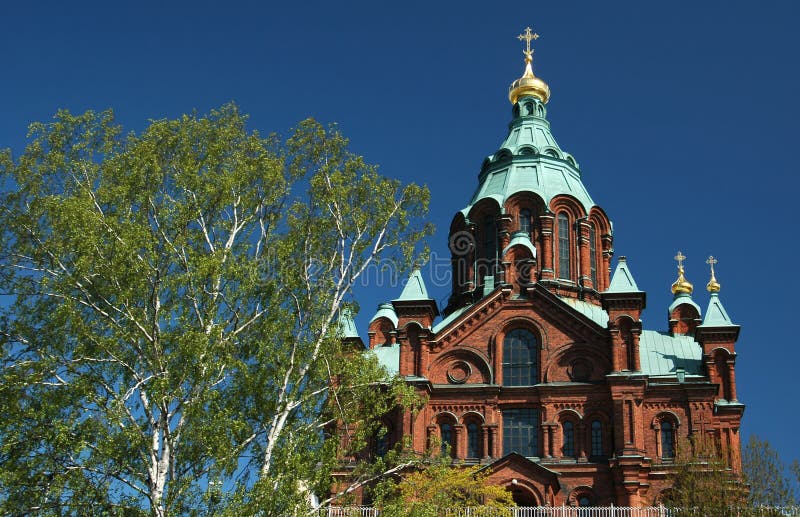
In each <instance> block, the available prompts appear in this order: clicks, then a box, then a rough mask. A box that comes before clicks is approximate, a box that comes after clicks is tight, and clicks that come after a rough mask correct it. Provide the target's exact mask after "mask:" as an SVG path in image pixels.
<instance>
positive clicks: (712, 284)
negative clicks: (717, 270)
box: [706, 255, 722, 293]
mask: <svg viewBox="0 0 800 517" xmlns="http://www.w3.org/2000/svg"><path fill="white" fill-rule="evenodd" d="M716 263H717V259H715V258H714V256H713V255H712V256H710V257H708V260H706V264H708V265H710V266H711V280H709V281H708V284H706V289H707V290H708V292H709V293H718V292H719V290H720V288H721V287H722V286H721V285H720V284H719V282H717V277H716V276H715V275H714V264H716Z"/></svg>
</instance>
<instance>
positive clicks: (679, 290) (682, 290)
mask: <svg viewBox="0 0 800 517" xmlns="http://www.w3.org/2000/svg"><path fill="white" fill-rule="evenodd" d="M675 260H676V261H678V279H677V280H675V282H673V283H672V294H674V295H675V297H676V298H677V297H678V296H680V295H681V294H689V295H691V294H692V291H693V290H694V286H693V285H692V284H691V283H689V281H688V280H686V277H685V276H683V261H684V260H686V257H685V256H684V255H683V253H681V252H680V251H679V252H678V254H677V255H675Z"/></svg>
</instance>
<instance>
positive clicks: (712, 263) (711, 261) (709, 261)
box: [706, 255, 719, 276]
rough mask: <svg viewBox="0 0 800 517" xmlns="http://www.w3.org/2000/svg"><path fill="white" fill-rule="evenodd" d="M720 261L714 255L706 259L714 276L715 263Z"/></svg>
mask: <svg viewBox="0 0 800 517" xmlns="http://www.w3.org/2000/svg"><path fill="white" fill-rule="evenodd" d="M717 262H719V261H718V260H717V259H715V258H714V255H709V256H708V260H706V264H708V265H709V266H711V276H714V264H716V263H717Z"/></svg>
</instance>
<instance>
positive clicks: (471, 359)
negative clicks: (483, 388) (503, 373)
mask: <svg viewBox="0 0 800 517" xmlns="http://www.w3.org/2000/svg"><path fill="white" fill-rule="evenodd" d="M459 360H460V361H463V362H465V363H467V364H468V365H469V366H470V367H473V371H472V372H470V374H469V376H468V377H467V378H466V379H465V381H464V384H476V383H477V384H492V383H493V382H494V375H493V369H492V367H491V362H490V360H489V358H488V357H486V355H484V354H483V353H482V352H480V351H479V350H476V349H474V348H471V347H458V348H456V349H453V350H450V351H448V352H446V353H444V354H442V355H441V357H438V358H437V359H436V360H435V361H433V362H432V363H431V364H430V366H428V378H429V379H430V380H431V382H433V383H434V384H448V383H451V381H450V380H449V379H448V377H447V373H448V371H447V367H448V365H451V364H453V363H456V362H458V361H459ZM475 370H477V371H475ZM476 373H477V374H478V377H479V378H477V379H476V378H475V377H476V376H475V375H474V374H476Z"/></svg>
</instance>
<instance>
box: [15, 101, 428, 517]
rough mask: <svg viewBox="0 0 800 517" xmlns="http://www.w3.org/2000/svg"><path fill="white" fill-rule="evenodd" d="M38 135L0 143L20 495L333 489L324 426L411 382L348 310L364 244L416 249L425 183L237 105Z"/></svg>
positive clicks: (128, 504) (111, 497) (215, 494)
mask: <svg viewBox="0 0 800 517" xmlns="http://www.w3.org/2000/svg"><path fill="white" fill-rule="evenodd" d="M29 136H30V137H31V142H30V144H29V145H28V147H27V148H26V150H25V152H24V153H23V154H22V155H21V156H19V157H17V158H15V159H14V158H12V156H11V153H10V151H4V152H2V153H0V178H2V179H0V184H2V185H3V186H4V187H5V188H4V190H3V191H2V192H1V193H0V198H2V199H0V290H1V291H2V292H3V293H4V294H8V295H10V304H8V305H7V306H4V307H3V308H2V313H0V344H2V354H3V356H2V358H3V371H2V374H0V375H1V376H2V378H0V391H1V392H0V400H2V402H0V404H2V407H1V408H2V409H3V410H4V414H6V415H8V418H7V419H5V420H4V422H3V423H2V424H1V425H0V438H2V443H0V458H2V461H3V467H4V468H3V469H2V472H0V494H2V495H0V509H2V511H3V513H14V512H27V511H32V510H31V508H34V507H37V508H40V510H37V511H39V512H40V513H44V514H51V513H52V514H54V515H55V514H59V515H60V514H76V513H80V511H81V510H80V508H82V506H81V505H85V504H92V505H93V506H94V507H97V508H108V509H109V510H108V511H109V512H117V511H121V510H120V509H130V508H135V509H138V510H141V511H146V512H149V513H151V514H153V515H165V514H167V513H170V512H174V513H191V512H193V511H195V510H198V509H202V508H204V507H205V506H206V505H208V508H211V507H213V508H215V509H216V510H219V511H221V510H222V509H223V508H225V507H230V508H239V509H248V508H249V509H250V510H256V509H257V510H258V511H260V512H263V513H267V514H269V513H287V512H288V513H292V512H294V511H295V510H296V509H299V508H302V507H304V505H305V504H306V502H307V497H306V496H307V495H308V493H309V492H310V491H324V490H326V488H327V484H328V483H329V479H330V478H329V476H328V473H329V469H330V467H331V466H332V465H333V464H334V461H335V459H336V457H337V455H338V454H340V451H339V446H340V444H339V443H338V442H337V441H335V440H333V441H332V440H328V439H327V438H326V436H327V435H326V432H325V430H326V429H327V428H328V427H329V426H330V425H332V423H335V422H337V421H338V422H346V423H347V425H351V426H353V428H359V426H360V425H361V429H363V430H364V432H366V430H367V429H370V428H371V427H370V424H369V422H368V420H370V419H372V418H374V417H376V415H379V414H381V413H380V412H381V411H386V410H388V409H389V408H391V407H393V404H394V403H395V400H396V399H395V398H394V397H395V396H396V393H394V392H393V391H392V390H389V389H386V390H378V391H379V392H380V395H376V390H375V386H376V383H377V382H379V381H381V382H382V380H383V376H384V372H382V371H380V369H379V368H377V367H376V365H374V364H371V363H368V362H365V361H368V359H367V358H363V357H361V354H359V353H355V354H354V353H353V352H352V351H351V350H348V349H345V348H343V346H342V343H341V341H340V339H339V336H338V335H337V330H336V329H337V326H336V319H337V318H338V314H339V311H340V310H341V309H342V307H343V306H344V305H345V304H347V303H349V302H350V296H351V289H352V287H353V284H354V282H355V281H356V279H357V278H359V275H361V274H362V273H363V272H364V270H365V269H366V268H367V267H368V266H369V264H371V263H372V262H373V261H376V260H380V259H383V258H391V259H398V260H399V262H400V263H404V264H408V263H410V257H412V256H413V254H414V253H415V250H417V248H416V246H417V242H418V240H419V239H420V238H421V237H423V236H424V235H426V234H427V233H428V232H429V231H430V229H429V228H428V227H427V226H425V225H424V224H423V223H422V222H421V218H422V216H424V212H425V209H426V207H427V199H428V196H427V190H425V189H424V188H421V187H417V186H414V185H410V186H405V187H404V186H401V185H400V184H399V183H398V182H396V181H393V180H389V179H386V178H383V177H381V176H380V175H378V174H377V172H376V168H375V167H374V166H371V165H369V164H367V163H366V162H365V161H364V160H363V159H362V158H361V157H358V156H356V155H353V154H352V153H350V152H349V151H348V150H347V140H346V139H345V138H344V137H343V136H342V135H341V134H340V133H339V132H338V131H337V130H336V129H335V127H330V128H327V129H326V128H323V127H322V126H320V125H319V124H317V123H316V122H314V121H311V120H308V121H304V122H303V123H301V124H300V126H299V127H298V128H297V130H296V131H295V133H294V134H293V135H292V136H291V137H290V138H289V139H288V141H287V142H286V144H285V145H284V144H281V142H280V141H279V140H278V138H277V137H275V136H269V137H267V138H263V137H261V136H260V135H259V134H258V133H256V132H253V131H248V129H247V119H246V117H244V116H243V115H242V114H241V113H240V112H239V110H238V108H237V107H236V106H235V105H226V106H223V107H221V108H220V109H218V110H214V111H212V112H211V113H209V114H208V115H205V116H200V115H198V114H191V115H184V116H183V117H180V118H179V119H176V120H158V121H153V122H152V123H151V124H150V126H149V127H148V128H147V129H146V130H145V131H143V132H142V133H141V134H139V135H136V134H132V133H131V134H124V133H123V131H122V129H121V128H120V127H119V126H117V125H116V124H115V122H114V120H113V115H112V113H111V112H103V113H94V112H87V113H85V114H83V115H77V116H76V115H72V114H70V113H68V112H66V111H61V112H59V113H57V114H56V116H55V118H54V120H53V121H52V122H51V123H48V124H40V123H37V124H33V125H32V126H31V131H30V134H29ZM362 423H363V424H362ZM359 440H360V439H359ZM359 440H354V441H353V442H352V443H351V444H350V445H349V446H351V447H355V446H359V444H361V443H363V441H359ZM223 487H224V488H223ZM234 487H235V491H232V490H233V489H234ZM298 487H304V488H302V489H300V488H298ZM276 494H281V495H280V497H277V496H276ZM262 496H263V497H262ZM268 496H269V497H268ZM269 501H275V502H274V505H273V503H272V502H269ZM253 505H255V506H253ZM264 505H267V506H264ZM269 505H273V506H269ZM270 508H272V509H270ZM138 510H137V511H138ZM126 511H127V510H126Z"/></svg>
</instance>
